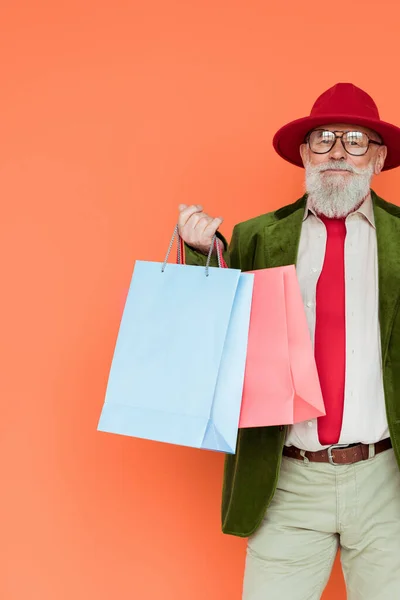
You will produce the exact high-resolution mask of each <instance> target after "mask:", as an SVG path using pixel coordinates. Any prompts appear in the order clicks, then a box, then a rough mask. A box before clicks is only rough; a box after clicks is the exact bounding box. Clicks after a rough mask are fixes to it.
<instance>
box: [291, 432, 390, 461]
mask: <svg viewBox="0 0 400 600" xmlns="http://www.w3.org/2000/svg"><path fill="white" fill-rule="evenodd" d="M373 446H375V454H380V452H384V451H385V450H389V448H391V447H392V442H391V441H390V438H386V439H385V440H381V441H380V442H377V443H376V444H373ZM283 455H284V456H288V457H289V458H297V459H298V460H303V461H304V460H305V459H308V460H310V461H312V462H323V463H330V464H331V465H351V464H353V463H356V462H359V461H360V460H367V459H368V458H369V445H368V444H352V445H350V446H341V445H340V444H336V445H335V446H329V448H326V450H319V451H318V452H308V451H306V452H304V451H303V450H300V448H296V446H284V448H283ZM372 456H374V454H372Z"/></svg>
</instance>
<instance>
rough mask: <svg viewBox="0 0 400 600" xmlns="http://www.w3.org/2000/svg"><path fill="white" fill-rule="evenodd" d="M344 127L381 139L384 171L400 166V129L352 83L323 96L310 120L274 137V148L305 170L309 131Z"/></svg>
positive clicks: (335, 87)
mask: <svg viewBox="0 0 400 600" xmlns="http://www.w3.org/2000/svg"><path fill="white" fill-rule="evenodd" d="M334 123H343V124H349V125H362V126H364V127H368V128H369V129H373V130H374V131H376V132H377V133H379V135H380V136H381V138H382V140H383V142H384V144H385V145H386V146H387V149H388V153H387V158H386V161H385V166H384V168H383V170H384V171H388V170H389V169H394V168H395V167H398V166H399V165H400V128H399V127H396V126H395V125H391V124H390V123H385V121H381V119H380V117H379V111H378V108H377V106H376V104H375V102H374V101H373V99H372V98H371V96H369V95H368V94H367V93H366V92H364V90H362V89H360V88H359V87H357V86H355V85H353V84H352V83H337V84H336V85H334V86H333V87H331V88H330V89H329V90H327V91H326V92H324V93H323V94H321V96H320V97H319V98H318V99H317V100H316V102H315V104H314V106H313V107H312V109H311V113H310V116H308V117H303V118H302V119H296V121H292V122H291V123H288V124H287V125H284V126H283V127H282V128H281V129H279V131H277V133H276V134H275V136H274V140H273V144H274V148H275V150H276V151H277V153H278V154H279V156H281V157H282V158H284V159H285V160H287V161H289V162H290V163H292V164H293V165H297V166H298V167H302V166H303V162H302V160H301V156H300V151H299V146H300V144H302V143H303V142H304V138H305V136H306V135H307V133H308V132H309V131H311V130H312V129H315V127H321V126H322V125H332V124H334Z"/></svg>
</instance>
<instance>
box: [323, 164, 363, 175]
mask: <svg viewBox="0 0 400 600" xmlns="http://www.w3.org/2000/svg"><path fill="white" fill-rule="evenodd" d="M316 171H317V172H319V173H323V172H324V171H350V173H362V172H363V170H362V169H360V170H359V169H355V168H354V167H352V166H351V165H349V163H346V162H343V163H337V162H329V163H325V164H323V165H318V166H317V167H316Z"/></svg>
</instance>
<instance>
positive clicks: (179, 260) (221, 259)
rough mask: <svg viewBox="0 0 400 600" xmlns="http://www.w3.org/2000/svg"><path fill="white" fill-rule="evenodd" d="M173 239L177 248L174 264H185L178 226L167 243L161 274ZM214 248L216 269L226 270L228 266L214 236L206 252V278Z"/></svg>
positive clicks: (183, 247)
mask: <svg viewBox="0 0 400 600" xmlns="http://www.w3.org/2000/svg"><path fill="white" fill-rule="evenodd" d="M175 237H177V238H178V247H177V253H176V262H177V264H178V265H182V264H185V245H184V241H183V239H182V237H181V236H180V234H179V227H178V225H176V227H175V229H174V233H173V235H172V238H171V241H170V243H169V247H168V250H167V254H166V257H165V260H164V263H163V266H162V268H161V272H162V273H163V272H164V271H165V267H166V264H167V261H168V258H169V255H170V253H171V249H172V246H173V243H174V240H175ZM214 248H215V249H216V251H217V259H218V267H219V268H220V269H227V268H228V265H227V264H226V262H225V260H224V257H223V255H222V252H221V246H220V244H219V243H218V242H217V236H216V235H214V237H213V239H212V242H211V246H210V250H209V252H208V256H207V262H206V268H205V270H206V277H208V275H209V272H208V270H209V266H210V261H211V255H212V253H213V250H214Z"/></svg>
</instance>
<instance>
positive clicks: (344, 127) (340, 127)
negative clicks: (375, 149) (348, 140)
mask: <svg viewBox="0 0 400 600" xmlns="http://www.w3.org/2000/svg"><path fill="white" fill-rule="evenodd" d="M315 129H325V130H327V131H362V132H363V133H366V134H367V135H368V137H370V138H371V139H372V140H377V141H379V140H380V139H381V138H380V135H379V134H378V133H376V131H374V130H373V129H369V128H368V127H363V126H362V125H353V124H352V123H331V124H329V125H321V126H320V127H314V129H312V130H311V131H314V130H315ZM311 131H310V132H309V133H311Z"/></svg>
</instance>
